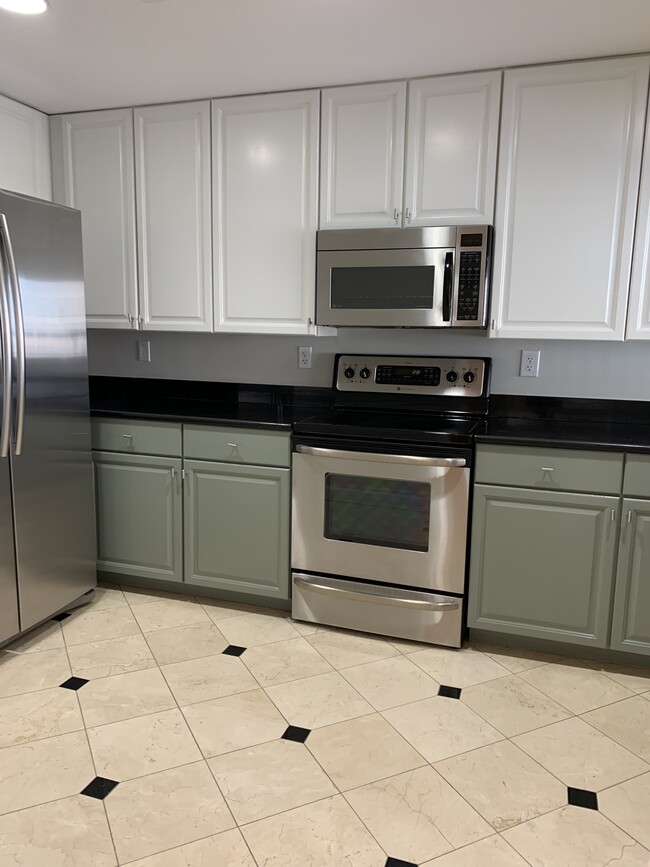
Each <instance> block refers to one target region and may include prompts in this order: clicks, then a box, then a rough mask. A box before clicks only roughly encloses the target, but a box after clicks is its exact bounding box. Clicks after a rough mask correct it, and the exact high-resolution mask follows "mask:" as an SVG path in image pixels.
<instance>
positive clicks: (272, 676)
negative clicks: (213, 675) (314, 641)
mask: <svg viewBox="0 0 650 867" xmlns="http://www.w3.org/2000/svg"><path fill="white" fill-rule="evenodd" d="M242 661H243V662H244V663H245V664H246V666H247V667H248V668H249V669H250V671H252V673H253V674H254V675H255V677H256V678H257V680H258V682H259V683H260V685H261V686H274V685H275V684H277V683H287V682H288V681H290V680H298V679H299V678H302V677H311V676H312V675H314V674H324V673H325V672H326V671H332V666H331V665H330V664H329V663H328V662H326V661H325V660H324V659H323V657H322V656H321V655H320V653H319V652H318V651H317V650H314V648H313V647H312V646H311V644H309V642H308V641H305V639H304V638H300V637H298V638H291V639H289V641H276V642H275V643H274V644H261V645H259V646H258V647H250V648H249V649H248V650H247V651H246V653H245V654H244V655H243V656H242Z"/></svg>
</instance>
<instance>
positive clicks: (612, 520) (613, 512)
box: [610, 509, 616, 524]
mask: <svg viewBox="0 0 650 867" xmlns="http://www.w3.org/2000/svg"><path fill="white" fill-rule="evenodd" d="M610 520H611V522H612V524H613V523H614V521H615V520H616V509H612V510H611V518H610Z"/></svg>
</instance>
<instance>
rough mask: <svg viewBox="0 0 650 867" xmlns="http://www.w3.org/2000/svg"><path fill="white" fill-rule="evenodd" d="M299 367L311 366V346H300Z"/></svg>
mask: <svg viewBox="0 0 650 867" xmlns="http://www.w3.org/2000/svg"><path fill="white" fill-rule="evenodd" d="M298 367H311V346H299V347H298Z"/></svg>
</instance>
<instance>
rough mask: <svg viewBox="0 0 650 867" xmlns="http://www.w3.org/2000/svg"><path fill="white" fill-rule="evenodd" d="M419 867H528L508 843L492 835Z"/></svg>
mask: <svg viewBox="0 0 650 867" xmlns="http://www.w3.org/2000/svg"><path fill="white" fill-rule="evenodd" d="M421 867H528V865H527V863H526V862H525V861H524V859H523V858H522V857H521V855H519V854H518V853H517V852H515V850H514V849H513V848H512V846H510V844H509V843H506V841H505V840H504V839H503V837H499V836H498V835H496V834H495V835H494V836H492V837H486V838H485V839H484V840H479V841H478V843H470V845H469V846H463V848H462V849H456V851H455V852H450V853H449V854H448V855H441V856H440V858H434V860H433V861H427V862H426V864H422V865H421Z"/></svg>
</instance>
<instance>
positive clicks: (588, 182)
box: [492, 57, 649, 340]
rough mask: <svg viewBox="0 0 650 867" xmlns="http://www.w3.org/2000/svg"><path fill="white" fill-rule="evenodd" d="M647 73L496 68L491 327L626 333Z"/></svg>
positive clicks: (624, 65) (502, 332) (587, 335)
mask: <svg viewBox="0 0 650 867" xmlns="http://www.w3.org/2000/svg"><path fill="white" fill-rule="evenodd" d="M648 70H649V61H648V58H647V57H631V58H622V59H615V60H603V61H593V62H586V63H582V62H581V63H567V64H559V65H554V66H546V67H535V68H530V69H521V70H514V71H511V72H506V73H505V83H504V95H503V120H502V132H501V145H500V155H499V183H498V191H497V208H496V219H495V237H496V245H495V267H494V286H493V298H492V316H493V330H492V333H493V334H494V335H497V336H499V337H518V338H521V337H523V338H528V337H531V338H535V337H547V338H566V339H572V340H577V339H591V340H622V339H623V336H624V331H625V312H626V306H627V296H628V286H629V279H630V266H631V260H632V242H633V234H634V220H635V212H636V205H637V190H638V183H639V172H640V166H641V148H642V144H643V126H644V118H645V109H646V98H647V92H648ZM646 207H647V206H646Z"/></svg>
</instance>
